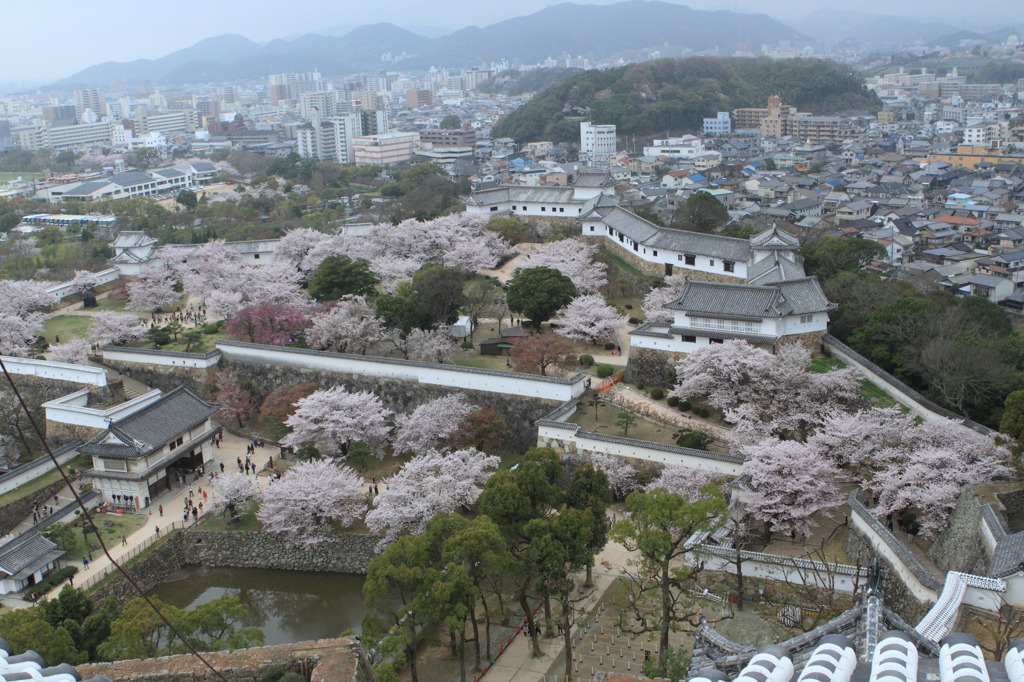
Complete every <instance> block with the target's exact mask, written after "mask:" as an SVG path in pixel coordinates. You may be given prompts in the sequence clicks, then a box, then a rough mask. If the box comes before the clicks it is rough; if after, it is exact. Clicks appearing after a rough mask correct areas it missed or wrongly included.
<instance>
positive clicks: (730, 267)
mask: <svg viewBox="0 0 1024 682" xmlns="http://www.w3.org/2000/svg"><path fill="white" fill-rule="evenodd" d="M712 265H714V263H712ZM722 269H723V270H725V271H726V272H734V271H735V270H736V264H735V263H733V262H732V261H731V260H724V261H722Z"/></svg>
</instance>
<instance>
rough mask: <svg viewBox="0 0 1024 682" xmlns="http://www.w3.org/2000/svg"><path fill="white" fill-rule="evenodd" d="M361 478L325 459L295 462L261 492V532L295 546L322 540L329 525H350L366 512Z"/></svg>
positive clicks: (352, 471)
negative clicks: (281, 536) (283, 538)
mask: <svg viewBox="0 0 1024 682" xmlns="http://www.w3.org/2000/svg"><path fill="white" fill-rule="evenodd" d="M362 487H363V478H362V477H361V476H360V475H359V474H357V473H356V472H355V471H354V470H353V469H352V468H351V467H348V466H344V465H339V464H337V463H335V462H334V461H332V460H329V459H315V460H310V461H307V462H299V463H298V464H296V465H295V466H293V467H292V468H290V469H289V470H288V473H287V474H285V476H284V478H282V479H281V480H279V481H277V482H275V483H274V484H273V485H269V486H267V487H266V488H264V489H263V490H262V491H261V494H260V509H259V511H257V512H256V518H257V519H259V521H260V523H262V524H263V529H264V530H266V531H268V532H270V533H279V534H281V535H284V536H286V537H288V538H289V539H290V540H291V541H292V542H294V543H295V544H298V545H315V544H317V543H319V542H322V541H324V540H326V539H327V538H328V537H329V536H330V535H331V533H332V531H333V528H332V526H333V524H335V523H337V524H339V525H341V526H343V527H345V526H350V525H352V523H353V522H355V521H356V520H358V519H359V518H360V517H361V516H362V515H363V513H364V512H365V511H366V502H365V501H364V497H363V490H362Z"/></svg>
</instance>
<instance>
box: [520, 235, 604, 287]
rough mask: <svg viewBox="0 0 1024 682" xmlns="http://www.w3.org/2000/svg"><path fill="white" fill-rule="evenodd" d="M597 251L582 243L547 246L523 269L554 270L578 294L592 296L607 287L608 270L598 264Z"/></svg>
mask: <svg viewBox="0 0 1024 682" xmlns="http://www.w3.org/2000/svg"><path fill="white" fill-rule="evenodd" d="M597 252H598V248H597V246H596V245H594V244H588V243H587V242H585V241H583V240H582V239H576V238H573V239H563V240H561V241H557V242H548V243H547V244H542V245H541V246H538V247H537V248H536V249H534V251H533V253H531V254H530V255H529V256H527V257H526V259H525V260H524V261H523V264H522V265H521V266H520V267H522V268H541V267H543V268H552V269H555V270H558V271H559V272H560V273H562V274H563V275H565V276H566V277H568V278H569V279H571V280H572V283H573V284H575V285H576V291H578V292H579V293H581V294H593V293H596V292H597V290H598V289H600V288H601V287H603V286H604V285H605V284H607V283H608V276H607V272H606V271H607V270H608V266H606V265H605V264H604V263H601V262H600V261H597V260H595V256H597Z"/></svg>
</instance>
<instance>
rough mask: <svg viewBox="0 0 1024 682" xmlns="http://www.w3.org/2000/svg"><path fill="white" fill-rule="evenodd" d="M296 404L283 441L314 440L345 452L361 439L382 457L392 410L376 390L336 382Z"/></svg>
mask: <svg viewBox="0 0 1024 682" xmlns="http://www.w3.org/2000/svg"><path fill="white" fill-rule="evenodd" d="M295 405H296V408H295V412H294V413H293V414H292V415H291V416H290V417H288V419H287V420H285V425H287V426H288V427H289V428H290V429H291V430H292V432H291V433H289V434H288V435H287V436H285V437H284V438H282V439H281V442H282V443H283V444H284V445H289V446H293V447H299V446H301V445H302V444H303V443H310V442H315V443H317V445H318V447H319V449H320V451H321V452H323V453H327V454H331V455H333V454H341V455H342V456H345V455H347V454H348V448H349V445H350V444H351V443H354V442H362V443H366V444H367V445H368V446H369V447H370V449H371V451H373V452H375V453H376V454H377V456H379V457H383V445H384V443H385V441H386V440H387V438H388V436H389V435H390V433H391V426H390V424H389V420H390V418H391V414H392V413H391V411H390V410H388V409H385V407H384V405H383V404H382V403H381V401H380V398H378V397H377V396H375V395H374V394H373V393H370V392H368V391H357V392H354V393H352V392H349V391H346V390H345V389H344V388H342V387H340V386H335V387H334V388H329V389H326V390H321V391H316V392H315V393H312V394H310V395H309V396H307V397H305V398H303V399H301V400H299V401H298V402H297V403H295Z"/></svg>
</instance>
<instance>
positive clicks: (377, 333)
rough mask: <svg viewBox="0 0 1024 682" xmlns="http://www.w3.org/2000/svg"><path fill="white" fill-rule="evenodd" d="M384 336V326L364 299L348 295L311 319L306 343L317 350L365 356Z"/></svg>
mask: <svg viewBox="0 0 1024 682" xmlns="http://www.w3.org/2000/svg"><path fill="white" fill-rule="evenodd" d="M384 337H385V333H384V326H383V324H382V323H381V321H380V319H379V318H378V317H377V316H376V314H375V313H374V310H373V308H372V307H371V306H370V305H369V304H368V303H367V302H366V299H365V298H364V297H362V296H348V297H345V298H343V299H341V300H339V301H338V302H337V305H335V306H334V307H333V308H331V309H330V310H328V311H327V312H325V313H321V314H319V315H315V316H313V318H312V326H311V327H310V328H309V330H308V331H307V332H306V342H307V343H309V345H310V346H311V347H312V348H315V349H317V350H330V351H335V352H337V353H359V354H362V355H365V354H366V351H367V349H369V348H370V346H372V345H373V344H375V343H377V342H379V341H381V340H383V339H384Z"/></svg>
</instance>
